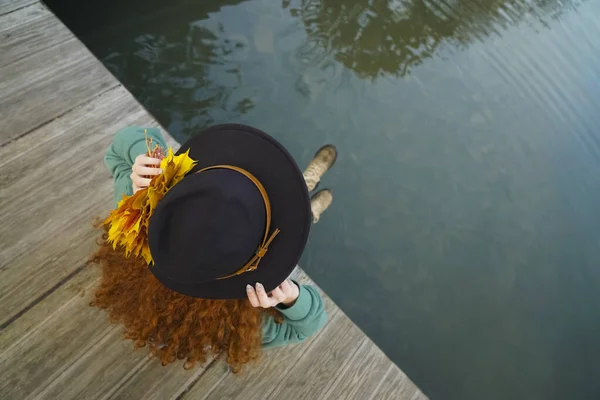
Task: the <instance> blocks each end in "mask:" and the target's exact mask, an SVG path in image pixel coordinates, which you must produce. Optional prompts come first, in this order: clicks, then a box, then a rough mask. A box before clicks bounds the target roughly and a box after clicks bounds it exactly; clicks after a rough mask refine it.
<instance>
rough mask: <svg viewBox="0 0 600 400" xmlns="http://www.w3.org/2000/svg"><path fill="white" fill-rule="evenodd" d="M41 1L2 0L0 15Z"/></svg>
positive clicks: (0, 2)
mask: <svg viewBox="0 0 600 400" xmlns="http://www.w3.org/2000/svg"><path fill="white" fill-rule="evenodd" d="M35 3H39V1H38V0H0V15H4V14H8V13H10V12H13V11H15V10H18V9H20V8H23V7H27V6H29V5H31V4H35Z"/></svg>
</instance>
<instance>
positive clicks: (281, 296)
mask: <svg viewBox="0 0 600 400" xmlns="http://www.w3.org/2000/svg"><path fill="white" fill-rule="evenodd" d="M286 298H287V296H286V295H285V293H284V292H283V290H281V288H280V287H278V288H275V289H274V290H273V291H272V292H271V299H272V300H275V301H276V302H277V303H276V304H279V303H283V302H284V301H285V300H286Z"/></svg>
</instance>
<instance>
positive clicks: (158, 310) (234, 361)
mask: <svg viewBox="0 0 600 400" xmlns="http://www.w3.org/2000/svg"><path fill="white" fill-rule="evenodd" d="M148 139H150V141H151V142H152V144H153V146H158V148H159V149H160V148H162V149H164V148H165V147H166V146H165V142H164V139H163V137H162V136H161V134H160V131H159V130H158V129H155V128H148V129H143V128H139V127H130V128H126V129H123V130H122V131H120V132H118V133H117V135H116V136H115V138H114V140H113V142H112V144H111V146H110V148H109V149H108V152H107V155H106V158H105V162H106V166H107V167H108V169H109V170H110V172H111V174H112V176H113V178H114V188H115V200H116V201H118V200H119V199H121V197H122V200H121V201H119V202H118V207H117V209H115V211H113V212H112V213H111V217H109V219H107V221H106V222H105V228H106V229H107V234H105V235H104V238H103V241H102V243H101V246H100V249H99V250H98V252H97V253H96V254H95V256H94V257H93V259H92V262H95V263H98V264H100V266H101V271H102V279H101V283H100V285H99V287H98V289H97V291H96V294H95V300H94V301H93V303H92V304H93V305H95V306H98V307H100V308H103V309H105V310H106V311H107V312H108V313H109V315H110V318H111V320H112V321H113V322H115V323H121V324H123V325H124V327H125V332H124V337H125V338H127V339H131V340H133V341H134V343H135V346H136V347H142V346H145V345H148V346H149V348H150V350H151V353H152V354H153V355H155V356H157V357H159V358H160V360H161V362H162V363H163V365H166V364H168V363H171V362H174V361H175V360H177V359H184V360H186V362H185V364H184V367H185V368H191V367H193V366H194V364H195V363H196V362H200V363H204V362H206V361H207V359H208V358H209V357H210V356H212V357H214V358H221V359H224V360H225V361H226V362H227V363H228V364H229V365H230V367H231V368H232V370H233V371H234V372H237V371H239V370H240V369H241V367H242V366H243V365H244V364H246V363H248V362H250V361H253V360H256V359H258V358H259V356H260V354H261V350H262V348H266V347H274V346H282V345H286V344H291V343H298V342H301V341H303V340H304V339H306V338H307V337H309V336H310V335H312V334H314V333H315V332H317V331H318V330H319V329H320V328H321V327H322V326H323V325H324V324H325V322H326V319H327V316H326V313H325V311H324V308H323V300H322V299H321V296H320V295H319V293H318V291H317V290H316V289H315V288H313V287H311V286H304V285H299V284H297V283H296V282H293V281H291V280H289V279H287V277H288V276H289V274H290V273H291V272H292V270H293V269H294V267H295V266H296V264H297V262H298V260H299V258H300V256H301V254H302V251H303V249H304V246H305V245H306V240H307V238H308V232H309V228H310V218H311V215H312V218H313V221H317V220H318V218H319V215H320V213H321V212H322V211H324V210H325V209H326V208H327V206H328V205H329V204H330V203H331V199H332V197H331V192H330V191H328V190H322V191H320V192H319V193H317V194H316V195H315V196H313V198H312V201H311V200H309V197H308V190H307V185H308V188H309V189H311V190H312V189H314V188H315V186H316V184H317V183H318V182H319V180H320V177H321V176H322V174H323V173H324V172H325V171H326V170H327V169H329V168H330V167H331V166H332V165H333V163H334V162H335V159H336V156H337V153H336V150H335V148H334V147H333V146H330V145H328V146H325V147H323V148H322V149H321V150H320V151H319V152H318V153H317V155H316V156H315V159H313V161H312V162H311V164H310V165H309V168H308V169H307V170H306V171H305V174H304V175H303V174H302V173H301V172H300V170H299V168H298V166H297V165H296V164H295V162H294V160H293V159H292V157H291V156H290V155H289V153H288V152H287V151H286V150H285V149H284V148H283V146H281V144H279V143H278V142H276V141H275V140H274V139H273V138H271V137H270V136H268V135H267V134H265V133H263V132H261V131H259V130H257V129H253V128H250V127H247V126H242V125H221V126H216V127H213V128H209V129H207V130H206V131H204V132H202V133H200V134H198V135H197V136H195V137H194V138H192V139H190V140H189V141H188V142H187V143H185V144H184V145H183V146H182V148H181V149H180V150H179V151H178V152H177V154H176V155H174V154H172V153H170V154H169V156H167V158H166V159H163V160H161V159H160V158H161V157H162V155H163V154H162V152H160V151H159V152H157V151H156V149H152V148H148ZM148 154H150V155H155V156H156V158H155V157H150V156H148ZM161 191H162V192H161ZM311 205H312V211H311ZM132 215H135V217H132Z"/></svg>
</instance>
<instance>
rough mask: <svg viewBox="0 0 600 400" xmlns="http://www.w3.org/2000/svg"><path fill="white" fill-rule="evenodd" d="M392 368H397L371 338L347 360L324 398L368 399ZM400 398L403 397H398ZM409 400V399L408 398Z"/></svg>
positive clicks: (333, 399)
mask: <svg viewBox="0 0 600 400" xmlns="http://www.w3.org/2000/svg"><path fill="white" fill-rule="evenodd" d="M390 368H397V367H396V366H395V365H394V364H393V363H392V362H391V361H390V359H389V358H387V356H386V355H385V354H384V353H383V352H382V351H381V350H380V349H379V348H378V347H377V346H376V345H375V343H373V342H371V341H370V340H366V341H365V342H364V343H363V345H362V346H361V347H360V348H359V349H358V351H357V352H356V353H355V354H354V355H353V356H352V357H351V358H349V359H348V360H347V361H346V364H345V366H344V367H343V368H342V372H341V373H340V374H338V376H337V378H336V380H335V381H334V382H332V383H331V384H330V387H329V389H328V391H327V393H326V394H325V395H323V397H321V398H322V399H331V400H337V399H348V400H350V399H356V400H364V399H368V398H369V397H370V396H371V394H372V393H373V391H374V390H375V389H376V388H377V387H378V385H379V382H381V381H382V379H383V378H384V376H385V375H386V373H387V372H388V370H389V369H390ZM398 399H403V398H402V397H398ZM406 400H409V399H406Z"/></svg>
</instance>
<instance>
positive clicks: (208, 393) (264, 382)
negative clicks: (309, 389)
mask: <svg viewBox="0 0 600 400" xmlns="http://www.w3.org/2000/svg"><path fill="white" fill-rule="evenodd" d="M329 312H330V313H331V315H330V319H329V322H328V323H327V325H325V327H324V328H323V330H321V331H320V332H319V333H318V334H316V335H315V336H314V337H312V338H310V339H308V340H307V341H306V342H304V343H301V344H298V345H294V346H289V347H284V348H278V349H270V350H266V351H265V353H264V355H263V358H262V360H261V361H260V363H259V364H257V365H249V366H248V367H247V369H245V370H244V371H243V372H242V374H240V375H234V374H233V373H231V372H230V371H229V369H228V368H227V366H226V365H225V364H224V363H215V364H213V365H211V366H210V367H209V368H208V369H207V371H206V372H205V373H204V374H203V375H202V376H201V377H200V379H198V381H197V382H196V383H195V384H194V386H192V388H191V389H190V390H189V391H188V392H187V393H185V395H184V396H183V397H182V398H183V399H190V400H191V399H193V400H200V399H267V398H270V397H269V392H270V391H272V387H273V385H274V382H280V381H282V380H285V379H286V376H287V375H288V374H289V371H290V370H291V369H292V368H293V366H294V364H295V363H296V362H297V361H298V360H299V359H301V358H302V357H310V356H311V354H313V353H312V349H313V347H315V346H316V344H317V343H319V342H322V341H328V340H330V339H331V337H332V336H331V335H332V334H335V333H336V332H337V331H336V326H337V324H336V322H337V318H338V314H341V312H340V311H339V309H337V307H335V306H333V308H331V309H330V311H329ZM291 398H294V399H295V397H291ZM315 398H316V397H315Z"/></svg>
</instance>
